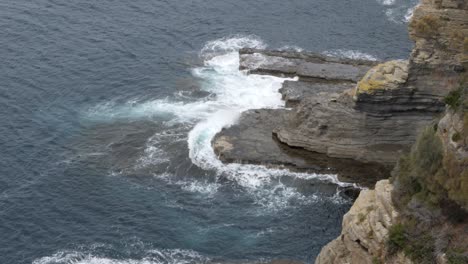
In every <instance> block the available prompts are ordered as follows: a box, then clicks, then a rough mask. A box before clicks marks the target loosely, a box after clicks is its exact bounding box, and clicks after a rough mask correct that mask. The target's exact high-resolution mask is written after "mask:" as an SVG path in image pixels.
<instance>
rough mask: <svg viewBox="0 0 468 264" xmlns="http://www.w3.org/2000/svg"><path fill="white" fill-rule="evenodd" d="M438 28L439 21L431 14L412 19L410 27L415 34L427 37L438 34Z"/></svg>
mask: <svg viewBox="0 0 468 264" xmlns="http://www.w3.org/2000/svg"><path fill="white" fill-rule="evenodd" d="M440 26H441V25H440V21H439V19H438V18H437V17H436V16H434V15H432V14H429V15H425V16H423V17H420V18H417V19H413V20H412V22H411V27H412V28H413V29H414V30H415V33H416V34H419V35H423V36H427V37H434V36H435V35H436V34H437V33H438V30H439V28H440Z"/></svg>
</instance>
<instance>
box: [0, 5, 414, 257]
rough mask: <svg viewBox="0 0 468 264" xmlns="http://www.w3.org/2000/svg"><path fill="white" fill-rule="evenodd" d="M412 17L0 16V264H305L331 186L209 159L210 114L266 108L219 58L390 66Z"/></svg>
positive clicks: (308, 12) (361, 11)
mask: <svg viewBox="0 0 468 264" xmlns="http://www.w3.org/2000/svg"><path fill="white" fill-rule="evenodd" d="M414 4H415V1H413V0H412V1H409V0H408V1H383V0H382V1H380V0H363V1H346V0H333V1H331V0H314V1H304V0H297V1H281V0H269V1H266V0H262V1H247V0H236V1H227V0H216V1H214V0H212V1H207V0H191V1H182V0H181V1H157V0H152V1H151V0H135V1H110V0H102V1H84V0H76V1H58V0H54V1H52V0H49V1H46V0H40V1H26V0H15V1H8V0H3V1H0V28H1V30H0V46H1V49H0V122H1V123H0V149H1V151H0V263H2V264H3V263H5V264H8V263H106V264H107V263H125V264H128V263H210V262H213V261H241V260H269V259H277V258H287V259H297V260H303V261H306V262H312V261H313V260H314V258H315V256H316V255H317V254H318V252H319V250H320V248H321V247H322V246H323V245H324V244H326V243H327V242H328V241H329V240H331V239H333V238H334V237H336V236H337V234H339V232H340V226H341V218H342V216H343V214H344V213H345V212H346V211H347V210H348V209H349V206H350V201H348V200H346V199H343V198H341V197H340V196H339V195H337V194H336V189H337V183H336V182H334V181H333V177H331V176H320V175H303V174H300V175H299V174H294V173H289V172H287V171H278V170H268V169H266V168H260V167H258V166H251V167H249V166H235V167H229V166H225V165H222V164H219V163H217V161H216V160H215V159H214V158H213V157H212V156H211V155H212V153H211V152H210V148H209V140H210V136H211V135H212V134H213V133H214V132H216V131H215V130H216V129H219V127H220V126H222V125H225V124H227V123H226V122H227V121H226V122H225V120H224V117H225V116H223V118H221V119H223V120H224V121H220V118H217V117H218V116H219V113H225V112H226V111H227V112H228V113H231V114H232V113H236V112H238V111H240V110H245V109H248V108H249V107H255V106H263V104H266V106H273V105H275V104H277V102H276V101H275V100H276V99H275V98H276V97H275V96H276V95H275V93H272V92H268V91H266V90H265V91H263V90H261V89H262V87H263V86H265V85H270V84H271V86H272V89H274V88H275V87H277V86H278V85H279V84H280V80H276V79H268V78H266V79H265V78H257V77H252V78H250V77H245V76H244V75H242V74H241V73H239V72H236V70H235V59H234V60H232V58H235V52H236V49H238V48H239V47H240V46H255V47H257V46H260V47H265V46H268V47H272V48H284V47H289V48H301V49H305V50H310V51H315V52H326V53H329V54H335V55H339V56H360V57H367V58H372V57H374V58H378V59H389V58H404V57H406V56H408V54H409V51H410V49H411V42H410V41H409V40H408V37H407V31H406V24H405V19H404V17H405V15H406V14H407V12H408V9H409V8H410V7H412V6H414ZM233 54H234V56H233ZM213 58H214V59H213ZM241 86H242V87H247V88H248V87H250V86H252V87H254V88H255V89H259V91H262V93H261V94H260V96H259V95H256V94H250V93H249V92H248V91H243V90H239V91H241V94H239V97H236V96H230V93H231V92H233V91H237V90H236V89H241ZM265 94H268V96H271V98H272V99H271V103H270V102H268V103H264V102H258V100H257V99H258V98H263V97H265V98H267V97H268V96H265ZM230 98H231V99H232V98H234V99H237V98H240V99H239V100H237V101H233V100H231V99H230ZM268 98H269V97H268ZM246 101H248V102H249V103H248V104H245V102H246ZM225 105H228V106H229V107H226V109H224V108H225V107H224V106H225ZM276 107H277V105H276ZM223 122H225V123H223ZM190 133H191V134H190ZM207 142H208V143H207ZM189 153H190V155H189Z"/></svg>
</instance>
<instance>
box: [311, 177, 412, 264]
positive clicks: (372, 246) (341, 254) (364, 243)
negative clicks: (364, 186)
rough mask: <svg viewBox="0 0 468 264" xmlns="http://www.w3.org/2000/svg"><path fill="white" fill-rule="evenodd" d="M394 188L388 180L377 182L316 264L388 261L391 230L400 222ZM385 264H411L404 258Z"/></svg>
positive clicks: (362, 192)
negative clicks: (393, 196)
mask: <svg viewBox="0 0 468 264" xmlns="http://www.w3.org/2000/svg"><path fill="white" fill-rule="evenodd" d="M392 189H393V186H392V185H391V184H390V183H389V181H388V180H382V181H379V182H377V184H376V185H375V190H364V191H361V194H360V195H359V197H358V199H357V200H356V201H355V202H354V204H353V206H352V207H351V209H350V210H349V212H348V213H346V214H345V216H344V217H343V225H342V231H341V235H340V236H339V237H338V238H336V239H335V240H333V241H332V242H330V243H329V244H328V245H326V246H325V247H323V248H322V251H321V252H320V254H319V255H318V257H317V259H316V260H315V263H316V264H332V263H333V264H350V263H359V264H374V263H383V262H382V260H383V259H385V258H386V257H387V249H386V247H385V245H386V241H387V239H388V233H389V228H390V227H391V226H392V225H393V224H394V223H395V222H396V221H397V217H398V212H397V211H396V209H395V207H394V206H393V203H392V198H391V193H392ZM385 263H399V264H406V263H408V264H409V263H412V262H411V261H410V260H409V259H407V258H406V257H405V256H403V255H396V256H393V257H392V258H390V259H389V258H387V259H386V262H385Z"/></svg>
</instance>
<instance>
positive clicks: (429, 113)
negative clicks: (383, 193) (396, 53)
mask: <svg viewBox="0 0 468 264" xmlns="http://www.w3.org/2000/svg"><path fill="white" fill-rule="evenodd" d="M467 6H468V4H467V1H463V0H459V1H456V0H451V1H449V0H423V1H422V3H421V4H420V6H419V7H418V8H416V10H415V14H414V18H413V20H412V22H411V24H410V26H409V29H410V35H411V37H412V39H413V40H414V41H415V48H414V50H413V52H412V54H411V57H410V59H409V60H408V61H389V62H385V63H381V64H378V65H376V66H374V67H373V68H372V69H370V70H369V71H368V72H367V73H366V75H365V76H363V78H362V79H361V80H360V81H359V82H358V84H357V85H356V88H355V91H354V93H353V100H350V99H349V98H346V97H347V96H348V95H349V92H348V93H342V94H341V95H340V96H338V97H337V96H336V95H333V96H323V95H318V94H314V95H310V96H308V98H305V99H302V100H301V101H300V103H298V104H297V107H296V108H295V109H294V114H293V115H292V118H291V121H290V122H288V123H285V124H284V125H283V126H282V127H281V128H279V129H277V131H276V133H277V135H278V139H279V140H280V141H281V142H283V143H285V144H287V145H290V146H294V147H303V148H305V149H307V150H310V151H316V152H320V153H326V154H327V155H329V156H331V157H336V158H340V157H342V158H354V159H356V160H358V161H364V162H379V163H384V164H394V163H395V162H396V161H397V159H398V156H399V155H400V154H401V152H402V151H404V150H405V149H406V148H407V147H409V146H410V145H412V143H413V142H414V141H415V139H416V135H417V134H418V133H419V132H420V130H421V128H422V127H424V126H426V125H428V124H429V122H430V121H431V120H432V119H433V117H434V116H436V115H437V114H438V113H441V112H442V111H443V110H444V109H445V103H444V102H442V99H443V97H444V96H446V95H447V94H448V93H449V92H450V91H451V90H454V89H456V88H457V87H458V86H459V85H460V83H463V82H466V79H464V78H466V77H464V76H465V75H466V71H467V69H466V68H465V67H466V64H467V62H468V10H467V9H468V7H467ZM289 97H292V96H289ZM336 98H338V99H336Z"/></svg>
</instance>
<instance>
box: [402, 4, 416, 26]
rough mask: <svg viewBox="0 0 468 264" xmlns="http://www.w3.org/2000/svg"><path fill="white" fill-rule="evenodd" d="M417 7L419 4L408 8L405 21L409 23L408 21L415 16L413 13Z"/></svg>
mask: <svg viewBox="0 0 468 264" xmlns="http://www.w3.org/2000/svg"><path fill="white" fill-rule="evenodd" d="M416 7H418V6H417V5H416V6H414V7H410V8H408V10H407V11H406V14H405V18H404V21H405V22H406V23H408V22H409V21H410V20H411V18H412V17H413V13H414V10H415V9H416Z"/></svg>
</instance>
